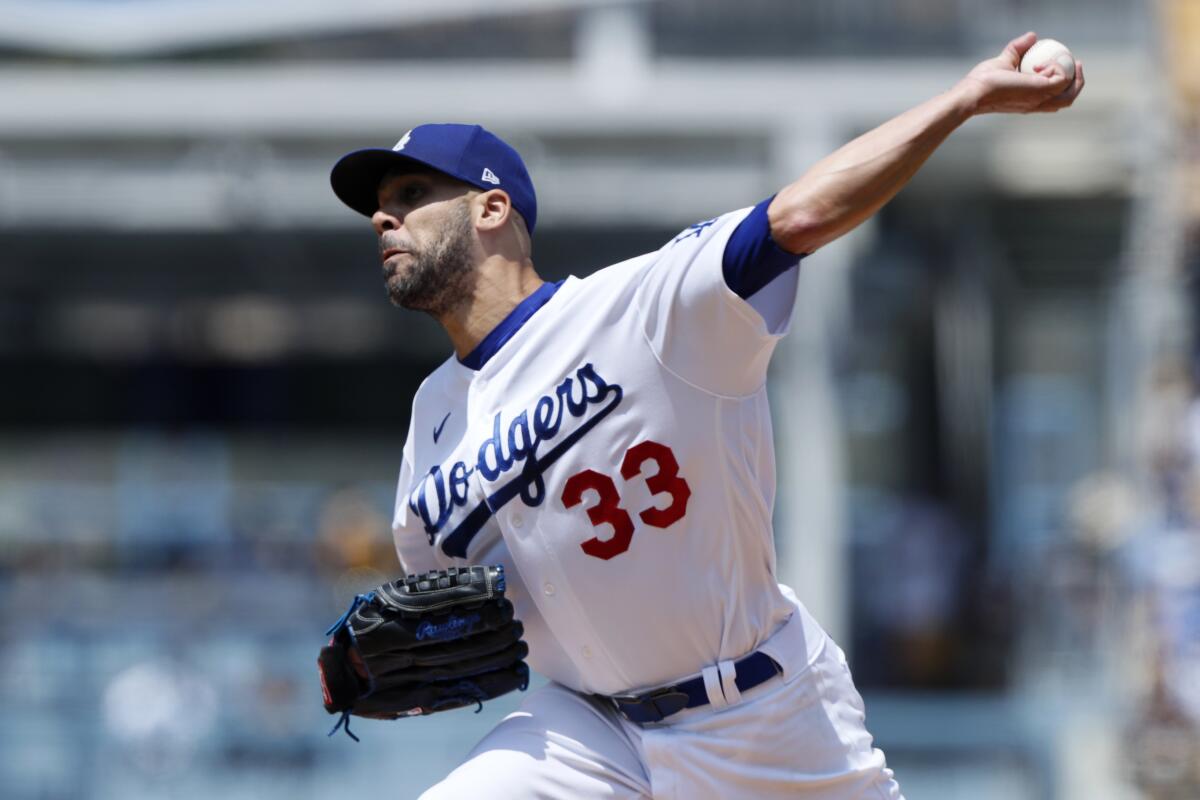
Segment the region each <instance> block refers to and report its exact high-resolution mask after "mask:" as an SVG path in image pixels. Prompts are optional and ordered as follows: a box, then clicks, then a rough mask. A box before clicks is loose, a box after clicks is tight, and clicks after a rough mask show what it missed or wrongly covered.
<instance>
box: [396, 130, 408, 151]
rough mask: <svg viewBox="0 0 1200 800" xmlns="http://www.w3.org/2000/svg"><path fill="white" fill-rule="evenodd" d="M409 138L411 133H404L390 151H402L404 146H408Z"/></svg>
mask: <svg viewBox="0 0 1200 800" xmlns="http://www.w3.org/2000/svg"><path fill="white" fill-rule="evenodd" d="M411 138H412V131H409V132H408V133H406V134H404V135H403V136H401V137H400V141H398V142H396V146H395V147H393V148H392V149H393V150H403V149H404V145H406V144H408V140H409V139H411Z"/></svg>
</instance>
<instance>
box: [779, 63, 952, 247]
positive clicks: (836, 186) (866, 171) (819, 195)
mask: <svg viewBox="0 0 1200 800" xmlns="http://www.w3.org/2000/svg"><path fill="white" fill-rule="evenodd" d="M974 99H975V98H974V95H973V94H972V92H971V87H970V86H966V85H964V84H959V85H957V86H955V87H954V88H953V89H951V90H949V91H947V92H945V93H943V94H940V95H938V96H937V97H934V98H932V99H930V100H927V101H926V102H924V103H922V104H921V105H919V106H916V107H914V108H911V109H909V110H908V111H905V112H904V113H903V114H900V115H899V116H897V117H894V118H892V119H891V120H889V121H887V122H885V123H884V124H882V125H880V126H879V127H878V128H875V129H874V130H871V131H869V132H867V133H865V134H863V135H862V136H859V137H858V138H857V139H855V140H854V141H852V142H850V143H849V144H846V145H844V146H843V147H841V148H839V149H838V150H836V151H834V152H833V153H831V154H830V155H828V156H826V157H825V158H823V159H821V160H820V161H818V162H817V163H816V164H814V165H813V167H812V168H811V169H809V170H808V172H806V173H805V174H804V175H803V176H801V177H800V178H799V180H797V181H795V182H794V183H792V184H790V185H789V186H787V187H785V188H784V189H782V190H781V191H780V192H779V194H778V195H776V197H775V199H774V201H772V203H771V206H770V208H769V209H768V216H769V218H770V221H771V235H772V236H773V237H774V239H775V241H776V242H777V243H778V244H779V245H780V246H781V247H783V248H784V249H785V250H789V251H791V252H793V253H812V252H813V251H815V250H816V249H817V248H819V247H821V246H823V245H825V244H828V243H829V242H831V241H833V240H834V239H837V238H838V237H840V236H842V235H843V234H846V233H848V232H849V231H851V230H853V229H854V228H856V227H857V226H858V225H860V224H861V223H862V222H864V221H865V220H866V219H867V218H868V217H870V216H871V215H872V214H874V213H875V212H876V211H878V210H879V209H880V208H882V207H883V205H884V204H885V203H887V202H888V201H889V200H891V199H892V198H893V197H895V196H896V193H897V192H899V191H900V190H901V189H902V188H904V186H905V185H906V184H907V183H908V182H909V180H911V179H912V177H913V175H915V174H916V172H917V170H918V169H920V167H921V165H922V164H924V163H925V161H926V160H927V159H928V158H929V156H930V155H932V154H933V151H934V150H936V149H937V148H938V146H939V145H940V144H941V143H942V142H944V141H945V140H946V137H948V136H949V135H950V134H951V133H953V132H954V130H955V129H956V128H958V126H960V125H962V124H963V123H964V122H966V121H967V119H969V118H970V117H971V115H972V113H973V109H974Z"/></svg>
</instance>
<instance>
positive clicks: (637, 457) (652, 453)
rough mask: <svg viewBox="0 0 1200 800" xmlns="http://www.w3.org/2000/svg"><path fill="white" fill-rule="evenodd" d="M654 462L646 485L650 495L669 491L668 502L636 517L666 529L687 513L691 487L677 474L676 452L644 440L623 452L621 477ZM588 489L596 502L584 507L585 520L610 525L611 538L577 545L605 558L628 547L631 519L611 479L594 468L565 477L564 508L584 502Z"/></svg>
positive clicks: (592, 540) (633, 473) (591, 553)
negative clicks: (669, 499)
mask: <svg viewBox="0 0 1200 800" xmlns="http://www.w3.org/2000/svg"><path fill="white" fill-rule="evenodd" d="M647 461H653V462H654V463H655V464H656V465H657V466H658V471H657V472H655V473H654V474H653V475H651V476H650V477H649V478H646V487H647V488H648V489H649V490H650V493H651V495H652V496H657V495H660V494H668V495H670V496H671V504H670V505H668V506H667V507H666V508H657V507H653V506H652V507H650V508H648V509H646V510H645V511H642V512H639V513H638V516H639V517H641V519H642V521H643V522H645V523H646V524H647V525H652V526H653V527H655V528H669V527H670V526H672V525H674V524H675V523H676V522H678V521H679V520H681V519H683V515H684V514H686V513H687V504H688V498H690V497H691V496H692V489H691V487H690V486H688V483H687V481H685V480H684V479H683V478H682V477H680V475H679V461H678V459H676V458H675V453H674V452H672V451H671V448H669V447H667V446H666V445H665V444H659V443H658V442H652V441H650V440H646V441H644V442H642V443H640V444H637V445H634V446H633V447H631V448H629V450H627V451H626V452H625V458H623V459H622V460H621V477H622V478H624V479H625V480H629V479H630V478H633V477H634V476H636V475H640V474H641V472H642V465H643V464H645V463H646V462H647ZM588 489H591V490H592V491H594V492H595V493H596V505H594V506H592V507H591V508H589V509H588V510H587V513H588V519H590V520H591V521H592V525H593V526H597V527H598V526H600V525H603V524H605V523H607V524H608V525H611V526H612V529H613V535H612V537H611V538H610V539H607V540H601V539H600V538H598V537H593V538H591V539H588V540H587V541H586V542H583V543H582V544H581V545H580V547H581V548H583V552H585V553H587V554H588V555H589V556H595V557H596V558H603V559H605V560H608V559H610V558H612V557H613V556H618V555H620V554H621V553H624V552H625V551H626V550H628V549H629V544H630V542H632V541H633V520H632V519H631V518H630V516H629V512H628V511H626V510H625V509H623V508H621V506H620V502H621V495H620V493H618V492H617V485H616V484H615V483H613V479H612V478H610V477H608V476H607V475H605V474H604V473H601V472H596V471H595V470H594V469H585V470H584V471H583V472H577V473H576V474H574V475H572V476H571V477H570V478H568V479H567V484H566V486H564V487H563V492H562V501H563V505H564V506H566V507H567V508H573V507H575V506H577V505H579V504H580V503H581V502H582V501H583V493H584V492H585V491H587V490H588Z"/></svg>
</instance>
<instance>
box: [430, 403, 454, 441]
mask: <svg viewBox="0 0 1200 800" xmlns="http://www.w3.org/2000/svg"><path fill="white" fill-rule="evenodd" d="M452 413H454V412H452V411H447V412H446V416H444V417H442V424H441V425H438V426H437V427H436V428H434V429H433V443H434V444H437V440H438V437H439V436H441V435H442V428H444V427H446V420H448V419H450V415H451V414H452Z"/></svg>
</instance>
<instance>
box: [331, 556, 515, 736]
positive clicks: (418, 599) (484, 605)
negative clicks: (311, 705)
mask: <svg viewBox="0 0 1200 800" xmlns="http://www.w3.org/2000/svg"><path fill="white" fill-rule="evenodd" d="M523 632H524V629H523V628H522V626H521V623H520V622H518V621H517V620H514V619H513V606H512V603H511V602H510V601H508V600H507V599H505V597H504V568H503V567H500V566H494V567H482V566H476V567H453V568H451V569H447V570H436V571H433V572H427V573H425V574H424V575H409V576H407V577H404V578H401V579H400V580H395V581H391V582H390V583H385V584H383V585H382V586H380V587H378V588H377V589H375V590H374V591H372V592H368V593H367V594H360V595H358V596H357V597H355V598H354V602H353V603H352V604H351V605H350V608H349V609H348V610H347V611H346V613H345V614H343V615H342V618H341V619H339V620H338V621H337V622H336V623H334V625H333V627H331V628H330V629H329V630H328V631H326V635H328V636H331V637H332V638H331V639H330V640H329V644H327V645H326V646H325V647H323V648H321V655H320V657H319V658H318V659H317V666H318V667H319V669H320V674H321V689H322V692H323V694H324V700H325V710H326V711H328V712H329V713H331V714H341V715H342V717H341V719H340V720H338V724H337V725H335V726H334V728H333V730H332V731H330V732H329V733H330V735H333V733H335V732H336V731H337V729H338V728H340V727H342V726H343V725H345V726H346V733H347V734H349V735H350V737H351V738H353V739H354V740H355V741H358V737H357V736H355V735H354V734H353V733H350V726H349V718H350V715H351V714H353V715H355V716H359V717H370V718H372V719H397V718H399V717H411V716H418V715H422V714H432V713H434V712H437V711H449V710H450V709H454V708H461V707H462V706H467V705H472V704H478V706H479V708H478V709H476V710H477V711H478V710H481V709H482V708H483V705H482V704H483V701H484V700H490V699H492V698H493V697H499V696H500V695H502V694H507V693H508V692H511V691H512V690H514V689H522V690H524V689H525V687H526V686H527V685H528V684H529V668H528V667H527V666H526V665H525V662H524V661H523V660H522V659H524V658H525V656H526V654H527V653H528V652H529V647H528V646H527V645H526V644H525V642H523V641H521V634H522V633H523Z"/></svg>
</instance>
